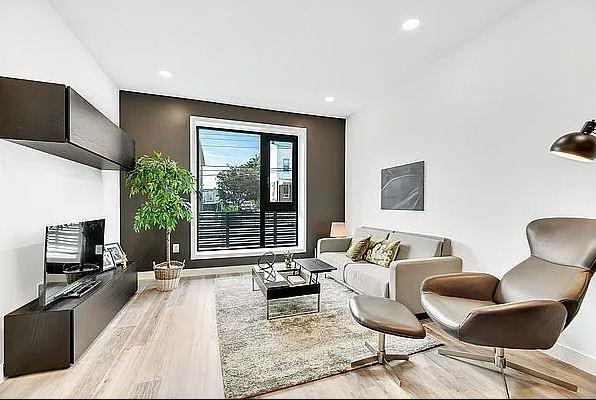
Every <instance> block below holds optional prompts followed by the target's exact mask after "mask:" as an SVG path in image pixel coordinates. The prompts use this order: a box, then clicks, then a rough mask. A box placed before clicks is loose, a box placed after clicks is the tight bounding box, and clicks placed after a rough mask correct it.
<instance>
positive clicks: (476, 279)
mask: <svg viewBox="0 0 596 400" xmlns="http://www.w3.org/2000/svg"><path fill="white" fill-rule="evenodd" d="M498 284H499V279H497V278H495V277H494V276H492V275H490V274H483V273H480V272H464V273H459V274H448V275H439V276H433V277H430V278H427V279H425V280H424V282H422V287H421V289H420V291H421V292H423V293H434V294H438V295H441V296H450V297H463V298H466V299H474V300H484V301H493V296H494V294H495V290H496V289H497V285H498Z"/></svg>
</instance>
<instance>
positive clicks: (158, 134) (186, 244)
mask: <svg viewBox="0 0 596 400" xmlns="http://www.w3.org/2000/svg"><path fill="white" fill-rule="evenodd" d="M191 116H200V117H211V118H222V119H231V120H238V121H248V122H257V123H267V124H276V125H288V126H298V127H304V128H306V129H307V130H308V132H307V135H306V136H307V141H306V146H307V153H306V154H307V166H306V169H307V181H306V184H307V186H306V190H307V218H306V219H307V226H306V236H307V237H306V244H307V252H306V254H301V255H298V256H313V254H314V248H315V246H316V241H317V239H319V238H320V237H324V236H328V234H329V227H330V224H331V222H332V221H343V220H344V165H345V164H344V161H345V160H344V158H345V151H344V143H345V141H344V136H345V120H344V119H341V118H327V117H318V116H312V115H304V114H296V113H288V112H281V111H271V110H263V109H258V108H250V107H240V106H232V105H227V104H219V103H212V102H207V101H199V100H189V99H181V98H175V97H168V96H157V95H150V94H143V93H135V92H128V91H121V92H120V127H121V128H122V129H123V130H125V131H126V132H127V133H128V134H130V135H132V136H133V137H134V138H135V139H136V143H137V156H139V155H142V154H148V153H151V152H153V151H161V152H163V153H164V154H165V155H168V156H170V157H172V158H173V159H175V160H176V161H178V162H179V163H180V164H181V165H182V166H184V167H186V168H190V165H189V164H190V149H189V147H190V137H189V130H190V117H191ZM122 178H123V179H121V190H120V237H121V241H122V245H123V247H124V250H125V251H126V252H127V253H128V254H129V256H130V257H131V258H134V259H137V268H138V270H140V271H148V270H151V268H152V261H156V262H160V261H163V260H164V258H165V247H164V246H165V245H164V242H165V240H164V235H165V233H164V232H156V231H146V232H141V233H138V234H137V233H135V232H134V231H133V230H132V224H133V216H134V212H135V210H136V207H137V206H138V204H139V203H140V199H130V198H129V196H128V190H127V189H126V187H125V186H124V175H123V177H122ZM172 243H179V244H180V254H177V255H176V254H173V256H174V258H175V259H180V260H182V259H186V263H187V264H186V265H187V266H188V267H189V268H200V267H212V266H229V265H243V264H249V263H253V262H255V259H254V258H226V259H212V260H195V261H192V260H190V224H188V223H181V224H180V225H179V226H178V229H177V230H176V231H175V232H174V234H173V237H172Z"/></svg>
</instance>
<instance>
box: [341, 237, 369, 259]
mask: <svg viewBox="0 0 596 400" xmlns="http://www.w3.org/2000/svg"><path fill="white" fill-rule="evenodd" d="M369 242H370V236H367V237H364V238H362V239H358V240H357V241H353V240H352V244H350V248H349V249H348V251H346V256H348V257H350V259H351V260H352V261H360V260H362V256H364V253H366V250H367V249H368V243H369Z"/></svg>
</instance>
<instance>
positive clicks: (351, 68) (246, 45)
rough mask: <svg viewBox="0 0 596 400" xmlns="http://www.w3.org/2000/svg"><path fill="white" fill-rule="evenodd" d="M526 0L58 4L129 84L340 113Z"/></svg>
mask: <svg viewBox="0 0 596 400" xmlns="http://www.w3.org/2000/svg"><path fill="white" fill-rule="evenodd" d="M520 2H521V0H449V1H446V0H360V1H356V0H171V1H164V0H95V1H93V0H50V3H51V4H52V5H53V7H54V8H55V9H56V11H57V12H58V13H59V14H60V15H61V16H62V18H63V19H64V21H65V22H66V24H67V25H68V26H69V27H70V28H71V29H72V31H73V32H74V33H75V34H76V35H77V36H78V38H79V39H80V40H81V42H82V43H83V45H84V46H85V47H86V48H87V49H88V50H89V52H90V53H91V54H92V55H93V56H94V57H95V58H96V59H97V61H98V62H99V64H100V65H101V66H102V67H103V69H104V70H105V72H106V73H107V74H108V75H109V76H110V77H111V78H112V80H113V81H114V82H115V83H116V85H118V87H120V88H121V89H128V90H134V91H141V92H148V93H158V94H167V95H173V96H180V97H187V98H194V99H201V100H210V101H216V102H222V103H230V104H240V105H248V106H254V107H261V108H269V109H275V110H284V111H296V112H302V113H308V114H317V115H327V116H342V117H345V116H349V115H350V114H351V113H353V112H354V111H356V110H357V109H358V108H360V107H362V106H364V105H366V104H367V103H368V102H369V101H371V100H373V99H374V98H375V96H377V95H378V93H380V92H381V91H383V90H388V89H389V88H392V87H394V86H395V84H396V83H397V82H399V81H400V80H403V79H406V78H407V77H408V76H409V75H410V74H412V73H414V72H415V71H416V70H417V69H420V68H421V67H423V66H424V65H425V64H427V63H428V62H430V61H433V60H435V59H437V58H438V57H440V55H441V54H443V53H444V52H445V51H448V50H450V49H451V48H453V47H455V46H457V45H458V44H459V43H461V42H462V41H464V40H465V39H466V38H468V37H470V36H472V35H474V34H475V33H476V32H478V31H479V30H481V29H482V28H484V27H486V26H487V25H488V24H490V23H492V22H494V21H496V20H498V19H499V18H500V17H501V16H502V15H503V13H505V12H507V11H508V10H510V9H512V8H514V7H515V6H517V5H518V4H519V3H520ZM414 16H415V17H418V18H420V20H421V22H422V23H421V25H420V28H419V29H417V30H416V31H412V32H405V31H403V30H402V29H401V24H402V22H403V21H404V20H405V19H407V18H410V17H414ZM161 69H165V70H168V71H171V72H172V73H173V74H174V76H173V77H172V78H170V79H165V78H162V77H161V76H159V75H158V74H157V71H158V70H161ZM325 96H334V97H335V99H336V100H335V102H333V103H326V102H324V101H323V98H324V97H325Z"/></svg>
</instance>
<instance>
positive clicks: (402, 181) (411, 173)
mask: <svg viewBox="0 0 596 400" xmlns="http://www.w3.org/2000/svg"><path fill="white" fill-rule="evenodd" d="M381 209H382V210H411V211H423V210H424V161H418V162H415V163H411V164H405V165H399V166H397V167H391V168H386V169H383V170H381Z"/></svg>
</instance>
